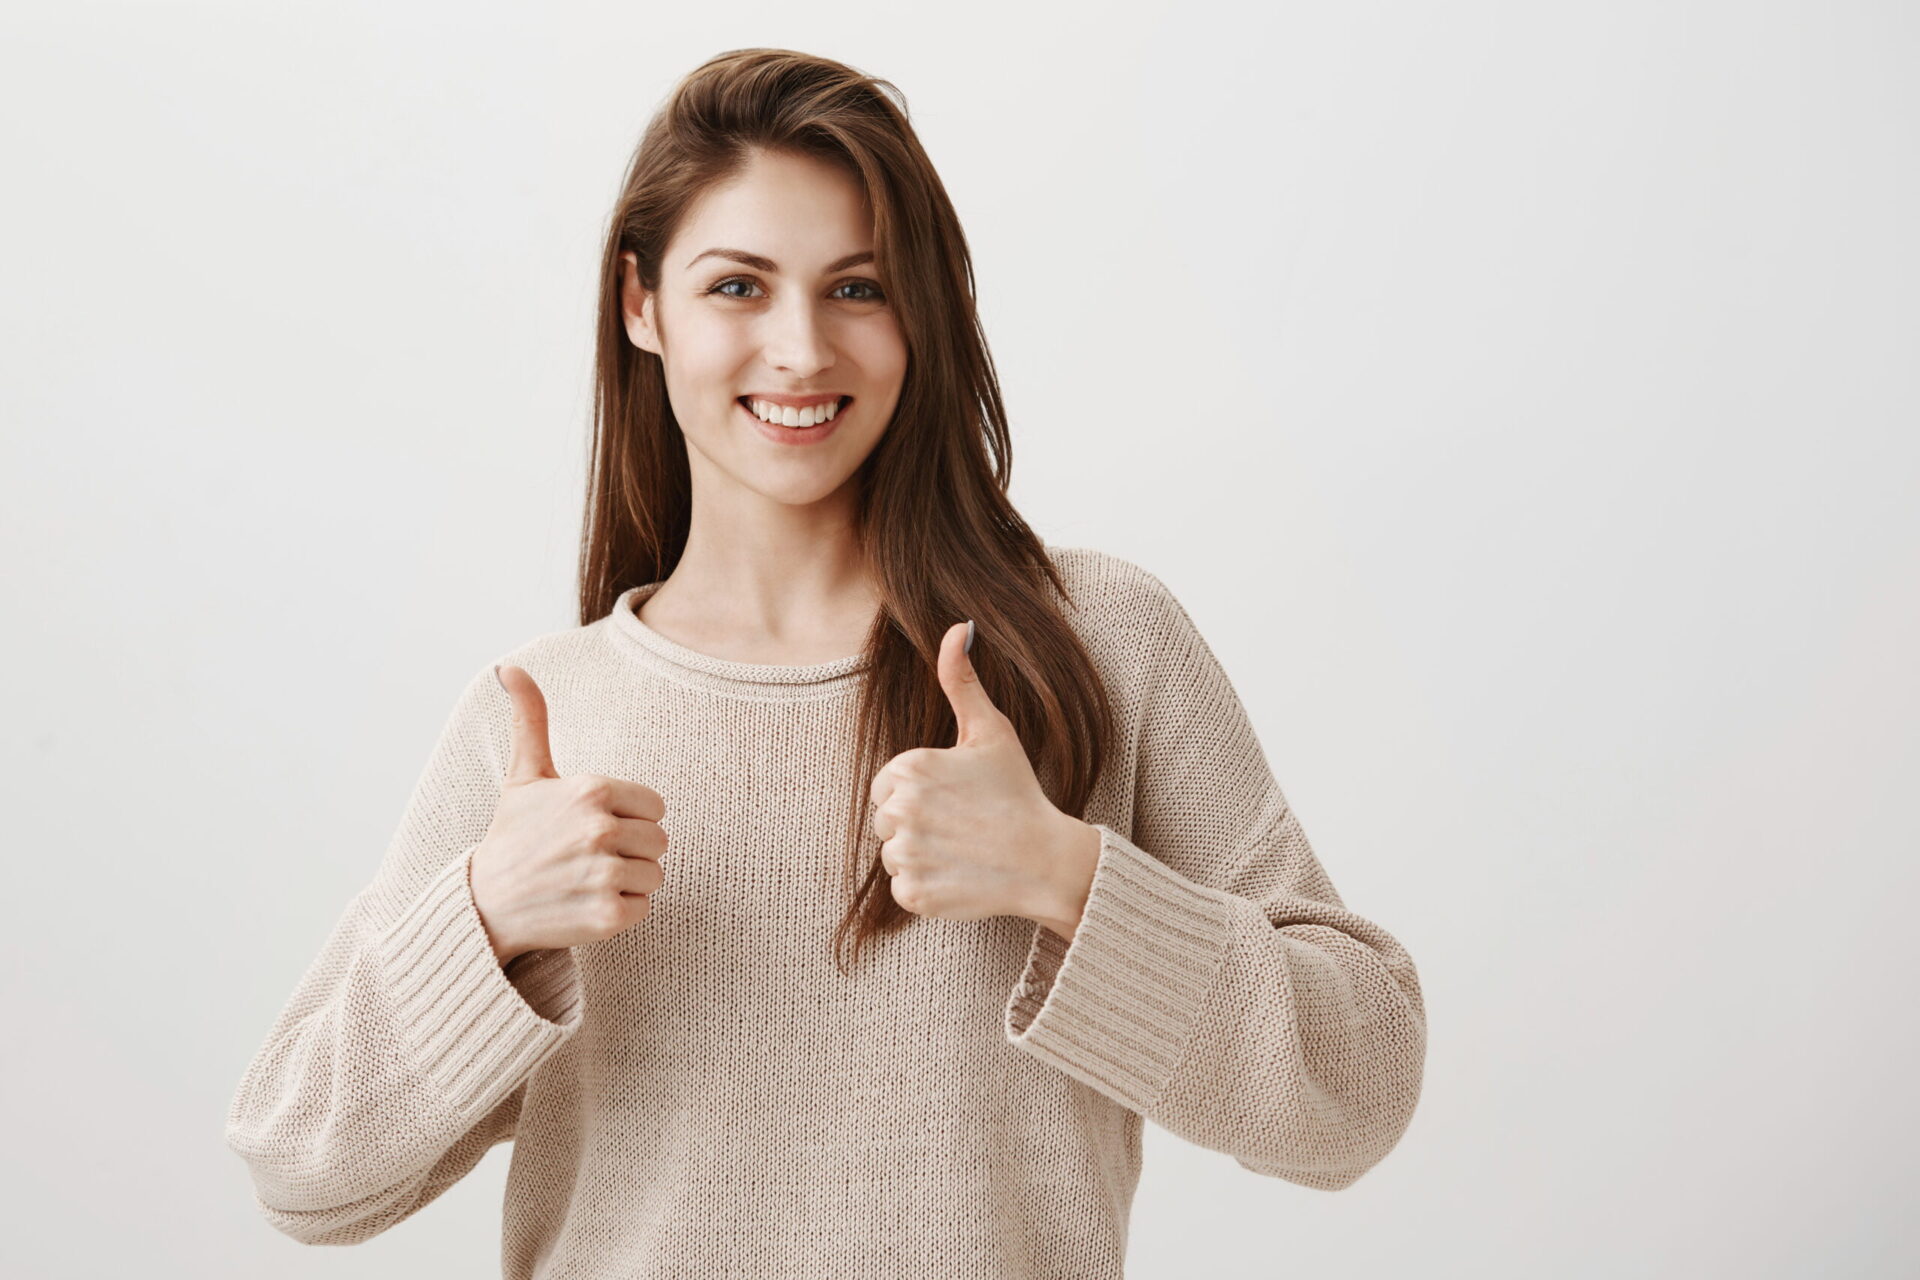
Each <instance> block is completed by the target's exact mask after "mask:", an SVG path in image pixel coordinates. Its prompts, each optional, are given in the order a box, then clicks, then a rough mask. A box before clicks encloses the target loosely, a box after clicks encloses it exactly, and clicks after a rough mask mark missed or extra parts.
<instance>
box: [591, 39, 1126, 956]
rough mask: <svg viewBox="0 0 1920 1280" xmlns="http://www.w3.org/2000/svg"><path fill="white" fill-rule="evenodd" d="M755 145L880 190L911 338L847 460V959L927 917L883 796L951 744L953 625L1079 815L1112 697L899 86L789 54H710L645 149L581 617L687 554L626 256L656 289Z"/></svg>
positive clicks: (838, 943)
mask: <svg viewBox="0 0 1920 1280" xmlns="http://www.w3.org/2000/svg"><path fill="white" fill-rule="evenodd" d="M896 100H897V101H896ZM756 149H757V150H767V151H775V152H787V153H794V154H800V155H807V156H812V157H816V158H819V159H822V160H825V161H828V162H830V163H835V164H839V165H842V166H844V167H845V169H846V170H847V172H849V173H850V174H851V175H852V176H853V177H854V179H855V180H856V181H857V182H859V183H861V184H862V185H863V186H864V187H865V189H866V192H867V199H868V202H869V205H870V208H871V209H872V213H873V223H874V259H875V262H874V265H875V269H876V271H877V272H878V274H879V275H880V278H881V280H882V281H883V282H884V287H885V288H886V291H887V295H888V297H889V299H890V300H891V305H892V307H893V309H894V312H895V315H896V317H897V319H898V322H899V324H900V326H901V329H902V333H903V335H904V337H905V340H906V348H907V353H908V356H907V372H906V376H905V380H904V384H903V386H902V388H901V393H900V399H899V404H898V407H897V408H896V410H895V414H894V418H893V425H892V426H890V429H889V430H887V431H886V432H884V433H882V435H881V437H880V440H879V443H878V444H877V445H875V447H874V449H873V451H872V453H871V454H869V455H868V457H867V458H866V459H865V460H864V461H863V462H862V464H861V466H860V468H859V470H858V471H857V472H856V473H855V475H854V484H855V486H856V491H857V494H858V497H857V501H856V511H857V515H856V519H855V528H856V536H857V537H858V539H859V541H860V545H861V549H862V551H863V552H864V554H865V557H866V563H867V566H868V569H869V572H870V574H871V576H872V581H873V585H874V588H875V591H876V593H877V594H878V596H879V599H880V602H881V603H880V609H879V612H878V614H877V616H876V618H875V621H874V625H873V628H872V630H871V631H870V632H869V633H868V635H867V642H866V648H865V650H864V653H865V659H866V665H865V667H864V670H865V672H866V679H865V681H864V682H863V689H862V692H861V695H860V701H859V708H858V711H857V725H858V728H857V736H856V739H855V742H856V745H855V757H856V761H855V763H856V767H855V769H854V775H853V781H854V786H853V788H852V790H851V792H850V795H849V800H850V803H851V808H850V811H849V819H848V823H847V845H846V862H845V876H844V887H845V888H846V889H847V890H848V891H849V892H850V893H851V895H852V896H851V900H850V902H849V905H848V908H847V911H846V914H845V916H844V918H843V919H842V920H841V922H840V924H839V926H838V927H837V928H836V929H835V930H834V934H833V948H834V952H835V956H836V960H837V962H838V963H839V965H840V968H841V972H842V973H845V972H846V971H847V966H848V963H849V960H848V958H847V957H846V955H845V954H844V952H843V944H844V943H845V942H846V940H847V939H848V937H849V936H851V938H852V957H851V958H852V961H855V962H857V961H858V959H859V957H860V954H861V951H862V949H863V948H864V946H865V944H866V943H867V942H868V941H869V940H871V939H873V938H875V937H877V936H880V935H882V934H887V933H891V932H893V931H895V930H897V929H899V928H901V927H903V926H904V925H905V924H906V923H907V922H908V921H909V920H910V919H912V913H911V912H908V911H907V910H906V909H905V908H903V907H901V906H900V905H899V904H898V903H897V902H895V901H894V900H893V895H892V893H891V892H890V891H889V889H888V887H887V885H886V872H885V868H884V867H883V866H882V865H881V862H880V858H879V842H878V840H877V839H876V838H875V837H874V836H873V833H872V831H871V828H870V827H869V825H868V818H867V809H868V804H869V800H868V794H867V792H868V787H869V786H870V784H871V782H872V779H873V776H874V775H875V774H876V773H877V772H879V770H880V767H881V766H882V765H884V764H885V763H886V761H887V760H889V759H891V758H892V757H893V756H894V755H897V754H899V753H900V752H902V751H906V750H909V749H910V748H913V747H917V746H932V747H946V746H951V745H953V741H954V734H955V731H956V724H955V721H954V717H953V709H952V707H951V705H950V704H949V703H948V701H947V697H946V694H945V693H944V692H943V691H942V689H941V687H940V682H939V679H938V677H937V676H936V674H935V669H934V662H935V658H936V656H937V654H938V651H939V645H940V640H941V637H942V636H943V635H944V634H945V632H946V630H947V629H948V628H949V627H951V626H952V625H953V624H954V623H956V622H960V621H963V620H965V619H968V618H972V619H973V620H974V621H975V625H976V628H977V639H976V642H975V644H974V647H973V651H972V654H971V656H972V658H973V660H974V665H975V667H976V668H977V669H978V671H979V674H980V683H981V685H982V687H983V688H984V689H985V690H986V692H987V694H988V695H989V696H990V697H991V698H992V699H993V701H994V703H995V705H997V706H998V707H999V708H1000V709H1001V710H1002V711H1003V712H1005V713H1006V715H1007V717H1008V718H1009V719H1010V720H1012V722H1013V724H1014V726H1015V727H1016V728H1017V729H1018V730H1019V734H1020V741H1021V742H1022V743H1023V744H1025V746H1026V750H1027V756H1028V759H1029V761H1030V762H1031V763H1032V764H1033V768H1034V774H1035V776H1036V777H1037V778H1038V779H1039V781H1040V784H1041V787H1042V789H1043V790H1044V791H1045V792H1046V794H1047V797H1048V798H1049V799H1050V800H1052V801H1053V803H1054V804H1055V805H1056V806H1057V807H1058V808H1060V809H1061V810H1063V811H1064V812H1066V813H1069V814H1073V815H1074V816H1076V817H1082V816H1084V810H1085V807H1086V803H1087V798H1088V795H1089V793H1090V792H1091V791H1092V789H1093V785H1094V783H1095V781H1096V780H1097V779H1098V777H1099V774H1100V767H1101V762H1102V760H1103V758H1104V756H1105V749H1106V744H1107V742H1108V740H1109V735H1110V734H1111V733H1112V724H1113V719H1112V715H1113V713H1112V709H1111V706H1110V704H1109V702H1108V697H1107V692H1106V689H1105V688H1104V687H1103V685H1102V683H1101V681H1100V678H1099V675H1098V673H1097V672H1096V671H1095V669H1094V667H1093V663H1092V662H1091V660H1090V659H1089V658H1088V656H1087V653H1086V651H1085V649H1084V648H1083V647H1082V645H1081V644H1080V641H1079V638H1078V636H1077V635H1075V633H1074V630H1073V628H1072V627H1071V626H1070V625H1069V624H1068V622H1067V620H1066V619H1065V617H1064V616H1063V614H1062V613H1061V609H1060V601H1059V600H1056V599H1055V598H1053V597H1051V596H1050V595H1049V594H1048V591H1047V584H1048V583H1049V582H1050V583H1051V585H1052V589H1053V591H1054V592H1057V593H1058V596H1059V598H1060V599H1061V600H1064V599H1066V598H1067V591H1066V586H1065V584H1064V583H1063V582H1061V580H1060V575H1059V573H1058V572H1057V571H1056V569H1055V567H1054V565H1053V563H1052V562H1051V560H1050V559H1049V558H1048V556H1047V554H1046V551H1045V548H1044V547H1043V545H1042V543H1041V541H1040V539H1039V538H1038V537H1037V536H1036V535H1035V534H1034V532H1033V530H1032V529H1030V528H1028V526H1027V524H1026V522H1025V521H1024V520H1023V519H1021V517H1020V515H1019V513H1018V512H1016V511H1015V510H1014V508H1013V506H1012V505H1011V504H1010V503H1009V502H1008V500H1007V483H1008V479H1009V477H1010V475H1011V471H1012V445H1011V441H1010V440H1009V437H1008V433H1007V421H1006V410H1005V407H1004V406H1003V405H1002V403H1001V398H1000V387H999V383H998V381H997V379H996V377H995V375H994V369H993V361H992V358H991V357H990V356H989V355H988V354H987V343H986V337H985V334H984V333H983V332H982V330H981V327H980V322H979V317H978V314H977V312H976V310H975V306H974V280H973V262H972V258H971V256H970V255H969V253H968V251H967V243H966V239H965V237H964V236H963V235H962V234H961V230H960V222H959V218H958V217H957V215H956V214H955V213H954V209H953V205H952V203H951V202H950V201H949V200H948V198H947V193H946V189H945V187H944V186H943V185H942V184H941V182H940V178H939V176H938V175H937V174H936V173H935V172H934V168H933V164H932V162H931V161H929V160H928V158H927V155H926V152H925V151H924V150H923V149H922V148H921V146H920V141H919V139H918V138H917V137H916V136H915V134H914V131H913V127H912V126H911V124H909V122H908V119H907V111H906V98H905V95H904V94H902V93H901V92H900V91H899V89H898V88H897V87H896V86H894V85H893V84H892V83H891V82H890V81H886V80H881V79H877V78H875V77H872V76H868V75H866V74H864V73H862V72H859V71H856V70H854V69H853V68H851V67H848V66H846V65H844V64H842V63H839V62H835V61H832V60H831V59H827V58H821V57H815V56H812V55H809V54H804V53H796V52H794V51H792V50H788V49H735V50H731V51H729V52H726V53H722V54H720V55H718V56H717V57H714V58H712V59H710V60H709V61H707V62H706V63H705V64H703V65H702V66H700V67H699V68H697V69H696V70H694V71H693V72H692V73H691V74H690V75H688V76H687V77H686V78H685V79H684V80H682V81H681V82H680V83H679V84H678V85H677V86H675V88H674V89H673V91H672V93H671V94H670V95H669V96H668V98H667V100H666V102H665V103H664V104H663V105H662V106H661V108H660V109H659V111H658V112H657V113H656V114H655V115H654V117H653V119H652V120H651V121H650V122H649V124H648V125H647V128H646V131H645V132H644V134H643V135H642V136H641V139H640V143H639V145H638V146H637V147H636V149H635V151H634V154H633V157H632V160H631V162H630V163H629V166H628V169H627V176H626V180H625V182H624V184H623V186H622V189H621V192H620V197H619V201H618V203H617V204H616V205H615V207H614V210H613V214H612V217H611V220H610V223H609V227H608V232H607V241H606V250H605V254H604V255H603V257H602V260H601V272H600V315H599V329H598V332H597V336H596V348H597V350H596V355H595V386H594V437H593V452H592V456H591V459H590V461H589V465H588V469H587V485H588V492H587V504H586V517H585V524H584V528H583V531H582V537H581V548H580V621H581V623H582V625H585V624H587V623H591V622H593V621H595V620H597V619H599V618H602V617H605V616H606V615H607V613H609V612H610V611H611V609H612V607H613V602H614V600H615V598H616V597H618V596H619V594H620V593H621V592H622V591H624V590H626V589H627V588H629V587H632V586H637V585H641V584H644V583H648V582H656V581H661V580H663V579H665V578H666V577H667V576H668V575H670V574H671V573H672V572H673V568H674V565H675V564H676V563H678V561H679V559H680V555H681V552H682V551H683V550H685V548H686V542H687V529H688V522H689V518H690V515H691V512H692V495H691V488H690V480H689V472H688V467H687V452H686V441H685V439H684V437H683V436H682V435H681V433H680V431H679V428H678V424H677V423H676V422H675V420H674V417H673V411H672V408H671V406H670V404H669V402H668V399H667V388H666V380H665V374H664V370H663V367H662V364H661V360H660V357H659V356H657V355H655V354H654V353H652V352H649V351H644V350H641V349H640V348H638V347H636V346H634V345H633V344H632V343H631V342H630V341H629V340H628V336H627V328H626V323H625V318H624V314H623V312H622V309H621V276H620V271H621V258H620V255H621V254H622V253H624V252H629V251H630V252H632V253H633V254H635V256H636V257H637V258H638V260H639V267H640V280H641V284H642V285H643V286H644V287H645V288H646V289H647V290H648V291H652V290H655V289H657V288H659V286H660V263H661V258H662V255H663V253H664V251H665V249H666V246H667V243H668V241H669V240H670V239H671V238H672V235H673V233H674V230H675V228H676V227H677V226H678V225H679V222H680V220H681V218H682V216H683V215H684V213H685V211H686V210H687V209H688V208H689V207H690V206H691V205H692V204H693V202H694V201H695V199H696V198H698V197H699V196H700V195H701V194H702V192H703V191H705V189H706V188H707V187H709V186H710V185H712V184H713V183H715V182H718V181H721V180H724V179H726V178H729V177H731V176H732V175H734V174H735V173H737V172H738V171H739V170H740V169H741V168H742V167H744V166H745V164H746V163H747V161H748V160H749V158H750V154H751V153H752V152H753V151H754V150H756ZM901 422H911V423H912V429H911V430H902V429H900V427H899V426H898V424H899V423H901ZM1076 607H1077V605H1076ZM863 848H865V849H869V850H870V853H868V854H867V855H866V856H864V857H863V853H862V850H863ZM863 865H864V866H865V876H864V878H863V877H862V876H861V867H862V866H863ZM856 881H857V882H858V883H857V886H856Z"/></svg>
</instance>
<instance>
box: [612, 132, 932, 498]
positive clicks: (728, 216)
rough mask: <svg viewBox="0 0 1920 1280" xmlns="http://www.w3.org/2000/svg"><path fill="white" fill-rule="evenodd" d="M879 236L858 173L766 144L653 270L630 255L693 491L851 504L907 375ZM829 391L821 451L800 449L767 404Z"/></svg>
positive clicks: (692, 219) (633, 337) (631, 331)
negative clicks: (740, 491)
mask: <svg viewBox="0 0 1920 1280" xmlns="http://www.w3.org/2000/svg"><path fill="white" fill-rule="evenodd" d="M873 239H874V232H873V214H872V210H871V209H870V208H869V205H868V201H867V195H866V190H865V188H864V186H863V185H862V183H861V181H860V177H859V174H858V173H857V172H855V171H854V170H852V169H851V168H850V167H849V166H848V165H846V164H845V163H844V162H841V161H838V160H834V159H823V158H821V157H820V156H818V155H814V154H809V153H808V152H805V151H774V150H768V149H765V148H764V147H763V146H760V145H754V146H752V147H751V148H750V149H749V150H747V151H746V152H745V153H744V156H743V159H742V161H741V164H740V166H739V167H738V168H737V169H736V170H734V171H733V172H732V174H730V175H729V176H728V177H725V178H721V179H717V180H715V181H713V182H711V183H710V184H709V185H708V186H707V187H706V188H705V189H704V190H703V191H702V192H701V193H700V195H699V196H698V197H697V198H696V199H695V200H694V201H693V202H692V204H691V205H689V206H688V207H687V208H686V209H685V210H684V211H683V212H682V214H681V216H680V218H679V219H678V220H677V222H676V225H675V227H674V231H673V235H672V238H671V239H670V240H669V241H668V242H667V244H666V245H665V246H664V248H663V249H662V250H661V253H660V257H659V260H658V261H656V262H655V263H654V264H653V270H652V271H651V272H650V273H647V272H643V271H642V270H641V267H640V262H639V253H640V251H639V250H638V249H624V250H622V251H621V254H620V257H621V264H622V274H621V306H622V311H623V313H624V316H625V321H626V331H627V336H628V338H629V340H630V341H631V342H632V343H633V345H634V347H635V348H637V349H639V350H641V351H645V352H650V353H652V354H653V355H655V356H658V357H659V358H660V362H661V367H662V376H663V378H664V380H665V383H666V393H667V401H668V404H669V406H670V408H671V412H672V414H673V420H674V421H675V422H676V423H677V424H678V425H679V428H680V431H681V434H682V436H683V437H684V439H685V441H686V446H687V454H688V463H689V465H690V467H692V468H693V469H694V471H695V473H696V478H695V481H694V482H695V483H696V484H700V485H702V486H717V485H728V486H738V487H741V488H744V489H748V490H752V491H754V492H757V493H758V494H760V495H763V496H764V497H765V498H766V499H768V500H771V501H774V502H781V503H790V504H809V503H815V502H819V501H821V500H823V499H834V500H836V501H842V500H845V502H846V505H851V503H850V498H851V494H850V493H849V488H848V483H847V482H848V481H849V479H850V478H851V477H852V475H853V472H854V470H855V468H857V467H858V466H859V465H860V464H861V462H863V461H865V459H866V457H867V455H868V454H869V453H871V452H872V451H873V447H874V445H875V444H877V443H878V442H879V440H880V436H881V434H882V433H883V432H885V431H886V429H887V424H888V423H889V421H891V419H892V417H893V412H894V408H895V406H896V405H897V404H898V403H899V400H900V387H901V384H902V382H903V381H904V379H905V376H906V369H907V349H906V339H905V336H904V335H903V334H902V333H901V331H900V324H899V321H898V319H897V318H896V316H895V315H894V312H893V309H892V307H891V305H890V303H889V299H888V296H887V292H886V287H885V286H884V284H883V282H882V281H880V280H879V279H877V278H876V277H877V274H878V268H877V267H876V265H875V262H874V258H875V254H874V247H873ZM648 276H651V278H652V279H653V281H654V283H653V285H652V286H651V287H650V286H648V285H647V284H646V283H645V280H646V278H647V277H648ZM828 396H831V397H834V398H833V399H831V400H827V401H826V403H827V404H828V405H829V406H837V411H836V412H835V413H834V416H833V418H832V419H831V422H830V424H823V425H827V427H828V430H827V434H826V435H825V437H824V438H822V439H820V440H818V441H809V442H807V443H797V442H798V441H800V440H803V439H806V438H807V437H805V436H801V435H798V434H796V433H794V432H793V429H792V427H790V426H788V425H785V418H786V417H787V416H788V415H785V414H783V413H782V412H781V410H779V409H777V408H775V409H771V410H769V409H768V408H767V406H768V405H769V404H778V403H779V402H781V401H785V402H788V403H789V404H790V405H791V404H795V403H798V402H803V401H804V402H807V403H814V402H819V401H822V400H823V399H824V398H825V397H828ZM769 416H771V418H772V421H771V423H769V424H768V425H765V426H763V425H761V423H762V420H763V419H765V418H768V417H769ZM791 416H793V417H795V418H798V417H800V416H801V415H800V414H799V413H798V412H796V413H794V414H793V415H791ZM811 418H812V414H811V413H809V414H808V415H807V419H806V420H807V421H811ZM796 425H797V424H796ZM813 434H815V433H814V432H808V433H807V436H812V435H813ZM728 505H731V504H728Z"/></svg>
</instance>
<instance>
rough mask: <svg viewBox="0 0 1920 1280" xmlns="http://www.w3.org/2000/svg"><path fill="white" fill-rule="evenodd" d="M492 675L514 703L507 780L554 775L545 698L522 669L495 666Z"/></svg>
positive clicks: (517, 780) (555, 776)
mask: <svg viewBox="0 0 1920 1280" xmlns="http://www.w3.org/2000/svg"><path fill="white" fill-rule="evenodd" d="M493 674H494V677H495V678H496V679H498V680H499V681H500V687H501V688H502V689H505V690H506V691H507V697H508V698H509V699H511V700H512V702H513V753H512V754H511V755H509V756H508V757H507V776H506V781H508V782H532V781H533V780H534V779H535V778H557V777H559V776H560V774H559V771H558V770H556V769H555V768H554V767H553V751H552V749H551V748H550V747H549V746H548V745H547V699H546V696H545V695H544V694H542V693H541V692H540V686H539V685H537V684H535V683H534V681H533V677H532V676H530V675H528V674H527V673H526V671H525V670H524V669H523V668H520V667H513V666H496V667H495V668H494V669H493Z"/></svg>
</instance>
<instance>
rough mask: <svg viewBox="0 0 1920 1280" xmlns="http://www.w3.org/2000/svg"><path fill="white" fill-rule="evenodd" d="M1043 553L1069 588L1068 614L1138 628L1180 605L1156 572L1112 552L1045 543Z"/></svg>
mask: <svg viewBox="0 0 1920 1280" xmlns="http://www.w3.org/2000/svg"><path fill="white" fill-rule="evenodd" d="M1047 557H1048V558H1049V559H1050V560H1052V561H1053V563H1054V567H1055V568H1056V569H1058V570H1059V572H1060V580H1061V582H1062V583H1063V584H1064V585H1065V587H1066V589H1067V605H1068V613H1069V616H1073V615H1080V616H1082V617H1084V618H1085V619H1086V620H1087V621H1088V622H1090V623H1104V624H1119V625H1123V626H1133V627H1139V626H1142V625H1148V624H1156V623H1160V622H1164V621H1166V620H1167V618H1168V617H1169V616H1170V615H1171V614H1172V613H1173V612H1174V611H1176V610H1179V609H1180V603H1179V601H1178V600H1176V599H1175V598H1174V595H1173V592H1172V591H1171V590H1169V589H1168V587H1167V584H1166V583H1164V582H1162V581H1161V580H1160V578H1159V577H1158V575H1156V574H1154V573H1153V572H1152V571H1151V570H1149V569H1147V568H1145V567H1144V566H1142V565H1139V564H1136V563H1134V562H1133V561H1132V560H1128V559H1126V558H1125V557H1122V556H1117V555H1115V554H1113V553H1112V552H1111V551H1102V550H1099V549H1098V548H1095V547H1056V546H1052V545H1048V547H1047Z"/></svg>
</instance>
